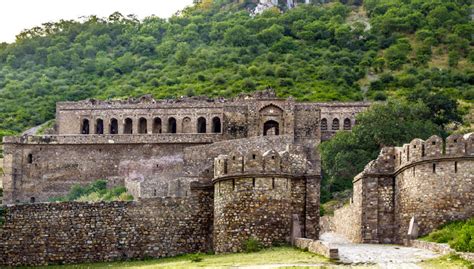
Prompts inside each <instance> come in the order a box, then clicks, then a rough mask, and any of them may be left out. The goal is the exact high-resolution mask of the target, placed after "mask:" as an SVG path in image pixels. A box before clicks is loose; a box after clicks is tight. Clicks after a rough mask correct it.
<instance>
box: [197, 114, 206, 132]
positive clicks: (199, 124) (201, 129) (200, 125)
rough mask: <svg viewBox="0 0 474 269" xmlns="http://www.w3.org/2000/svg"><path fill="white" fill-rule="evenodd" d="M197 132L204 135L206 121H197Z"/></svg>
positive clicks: (202, 119) (201, 118) (200, 119)
mask: <svg viewBox="0 0 474 269" xmlns="http://www.w3.org/2000/svg"><path fill="white" fill-rule="evenodd" d="M197 132H198V133H200V134H205V133H206V119H205V118H203V117H200V118H199V119H198V120H197Z"/></svg>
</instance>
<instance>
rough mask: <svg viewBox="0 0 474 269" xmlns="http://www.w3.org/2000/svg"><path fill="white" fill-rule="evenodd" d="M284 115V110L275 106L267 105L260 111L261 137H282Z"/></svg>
mask: <svg viewBox="0 0 474 269" xmlns="http://www.w3.org/2000/svg"><path fill="white" fill-rule="evenodd" d="M283 114H284V110H283V109H282V108H281V107H279V106H277V105H275V104H273V103H270V104H267V105H265V106H263V107H262V108H261V109H260V110H259V116H260V130H261V131H260V132H261V133H260V134H261V135H280V134H282V133H283V124H284V120H283Z"/></svg>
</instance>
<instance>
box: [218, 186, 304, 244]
mask: <svg viewBox="0 0 474 269" xmlns="http://www.w3.org/2000/svg"><path fill="white" fill-rule="evenodd" d="M214 192H215V197H214V250H215V251H216V252H238V251H242V250H243V249H244V243H245V241H246V240H248V239H250V238H255V239H257V240H258V241H260V242H261V243H262V244H263V245H265V246H271V245H272V244H277V243H289V242H290V232H291V217H292V214H297V215H298V216H299V219H300V220H304V210H305V209H304V203H305V201H304V192H305V188H304V180H296V179H295V180H291V179H289V178H282V177H255V178H235V179H229V180H223V181H219V182H216V183H215V184H214ZM302 226H303V225H302Z"/></svg>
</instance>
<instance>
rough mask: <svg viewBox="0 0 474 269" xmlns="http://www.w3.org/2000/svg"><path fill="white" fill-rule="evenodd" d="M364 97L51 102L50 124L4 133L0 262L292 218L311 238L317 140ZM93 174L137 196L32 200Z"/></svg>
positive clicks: (41, 259)
mask: <svg viewBox="0 0 474 269" xmlns="http://www.w3.org/2000/svg"><path fill="white" fill-rule="evenodd" d="M368 105H369V104H367V103H298V102H295V101H294V100H293V99H292V98H288V99H279V98H277V97H276V96H275V93H274V92H272V91H266V92H257V93H255V94H253V95H242V96H239V97H237V98H234V99H230V100H226V99H207V98H185V99H176V100H154V99H153V98H151V97H150V96H145V97H142V98H140V99H130V100H127V101H97V100H86V101H81V102H62V103H58V104H57V111H56V122H57V127H56V133H55V134H51V135H45V136H30V135H24V136H21V137H5V138H4V156H5V159H4V164H5V167H4V172H5V177H4V179H3V187H4V201H3V202H4V204H8V205H9V206H8V208H7V214H6V224H5V226H4V228H3V229H1V230H0V265H40V264H50V263H79V262H86V261H104V260H118V259H125V258H144V257H147V256H151V257H164V256H173V255H177V254H181V253H190V252H197V251H201V252H202V251H208V250H214V251H216V252H233V251H240V250H242V243H243V242H245V240H247V239H249V238H250V237H254V238H256V239H257V240H259V241H260V242H262V243H263V244H264V245H267V246H269V245H272V244H276V243H281V242H290V236H291V233H292V225H293V226H294V227H299V228H298V229H299V230H298V233H300V234H301V235H302V236H305V237H307V238H312V239H317V238H318V237H319V187H320V177H321V165H320V157H319V154H318V152H317V146H318V145H319V144H320V142H321V140H322V137H324V139H328V138H329V137H331V136H332V135H333V134H334V133H335V132H336V131H337V130H342V129H345V130H350V129H351V128H352V126H353V125H354V124H355V115H356V114H357V113H359V112H360V111H362V110H364V109H365V108H367V107H368ZM322 118H324V119H330V121H332V122H333V124H332V125H331V129H330V130H328V129H327V128H323V127H324V126H321V125H320V123H321V119H322ZM339 119H340V120H339ZM338 122H339V123H340V125H338V124H337V123H338ZM343 123H345V124H344V125H343ZM219 161H223V162H222V163H219ZM97 179H106V180H107V182H108V185H109V186H114V185H125V186H126V187H127V189H128V190H129V192H130V193H132V194H133V196H134V197H135V198H136V199H137V200H138V202H129V203H122V202H114V203H110V204H106V203H99V204H86V203H63V204H56V203H52V204H38V203H40V202H45V201H48V199H50V198H52V197H56V196H63V195H65V194H66V193H67V192H68V191H69V190H70V188H71V186H72V185H73V184H81V185H85V184H87V183H90V182H92V181H94V180H97ZM198 187H199V188H198ZM214 194H215V196H214ZM159 197H166V198H159ZM213 197H214V198H213ZM26 203H28V204H26ZM12 204H17V206H12ZM213 216H215V217H213ZM292 218H293V220H292Z"/></svg>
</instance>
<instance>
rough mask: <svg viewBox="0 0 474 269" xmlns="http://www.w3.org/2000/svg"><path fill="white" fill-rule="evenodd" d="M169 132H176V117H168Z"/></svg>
mask: <svg viewBox="0 0 474 269" xmlns="http://www.w3.org/2000/svg"><path fill="white" fill-rule="evenodd" d="M168 133H171V134H175V133H176V119H175V118H169V119H168Z"/></svg>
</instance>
